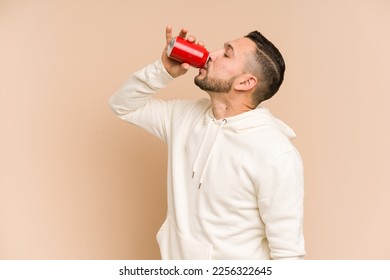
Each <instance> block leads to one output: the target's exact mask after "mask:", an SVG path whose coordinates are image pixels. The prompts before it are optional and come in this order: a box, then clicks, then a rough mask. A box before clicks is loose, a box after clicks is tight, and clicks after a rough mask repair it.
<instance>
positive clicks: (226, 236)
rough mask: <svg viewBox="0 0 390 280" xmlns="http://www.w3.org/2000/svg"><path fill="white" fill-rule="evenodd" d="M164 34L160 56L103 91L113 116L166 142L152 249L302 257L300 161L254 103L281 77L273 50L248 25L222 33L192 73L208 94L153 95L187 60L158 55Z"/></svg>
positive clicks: (172, 254)
mask: <svg viewBox="0 0 390 280" xmlns="http://www.w3.org/2000/svg"><path fill="white" fill-rule="evenodd" d="M187 33H188V31H187V30H185V29H182V30H181V31H180V33H179V36H181V37H184V38H185V37H187ZM171 39H172V28H171V27H167V28H166V47H165V50H164V51H163V54H162V57H161V59H160V60H158V61H156V62H155V63H153V64H151V65H148V66H147V67H145V68H144V69H142V70H140V71H138V72H136V73H134V74H133V75H131V76H130V78H129V79H128V81H127V82H126V83H125V84H124V86H123V87H122V88H121V89H119V90H118V91H117V92H116V94H115V95H114V96H112V97H111V99H110V104H111V107H112V109H113V110H114V112H115V113H116V114H117V115H118V116H119V117H120V118H121V119H123V120H125V121H128V122H130V123H133V124H135V125H137V126H140V127H142V128H144V129H145V130H147V131H149V132H150V133H152V134H153V135H155V136H157V137H159V138H160V139H161V140H163V141H164V142H165V143H166V144H167V145H168V176H167V177H168V210H167V218H166V220H165V222H164V224H163V225H162V227H161V229H160V231H159V232H158V234H157V241H158V243H159V246H160V251H161V256H162V258H163V259H301V258H303V256H304V255H305V249H304V238H303V229H302V224H303V167H302V162H301V158H300V155H299V153H298V151H297V150H296V148H295V147H294V146H293V145H292V144H291V142H290V140H289V138H292V137H294V136H295V135H294V132H293V131H292V130H291V129H290V128H289V127H287V125H285V124H284V123H282V122H281V121H280V120H278V119H276V118H274V117H273V116H272V115H271V113H270V112H269V111H268V110H267V109H265V108H264V107H262V106H259V104H260V103H261V102H262V101H264V100H266V99H268V98H270V97H272V96H273V94H275V92H276V91H277V90H278V89H279V86H280V84H281V83H282V81H283V76H284V69H285V66H284V61H283V58H282V56H281V55H280V53H279V51H278V49H277V48H276V47H275V46H274V45H273V44H272V43H271V42H269V41H268V40H267V39H266V38H265V37H264V36H263V35H261V34H260V33H259V32H257V31H255V32H252V33H250V34H248V35H247V36H245V37H242V38H238V39H236V40H233V41H229V42H226V43H225V44H224V46H223V47H222V48H220V49H218V50H215V51H213V52H210V60H209V62H208V63H207V66H205V68H203V69H200V70H199V75H197V76H196V77H195V84H196V85H197V86H199V87H200V88H201V89H203V90H205V91H206V92H207V93H208V94H209V96H210V99H200V100H197V101H190V100H172V101H161V100H157V99H155V98H153V93H155V92H156V91H158V90H159V89H161V88H163V87H165V86H166V85H167V84H168V82H169V81H171V80H172V79H173V78H176V77H179V76H181V75H183V74H185V73H186V72H187V70H188V68H189V65H188V64H186V63H180V62H177V61H175V60H172V59H170V58H169V57H168V56H167V54H166V50H167V48H168V45H169V43H170V41H171ZM187 40H188V41H190V42H192V43H195V38H194V37H192V36H189V37H188V38H187ZM202 45H203V44H202Z"/></svg>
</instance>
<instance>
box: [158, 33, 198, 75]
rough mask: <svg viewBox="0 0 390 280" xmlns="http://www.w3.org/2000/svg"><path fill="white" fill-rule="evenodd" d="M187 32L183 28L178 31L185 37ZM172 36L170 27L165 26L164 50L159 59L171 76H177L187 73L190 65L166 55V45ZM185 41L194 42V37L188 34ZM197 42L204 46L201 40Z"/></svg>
mask: <svg viewBox="0 0 390 280" xmlns="http://www.w3.org/2000/svg"><path fill="white" fill-rule="evenodd" d="M187 33H188V30H187V29H184V28H183V29H182V30H181V31H180V33H179V36H180V37H183V38H186V36H187ZM172 38H173V36H172V27H171V26H167V27H166V29H165V39H166V45H165V48H164V51H163V53H162V56H161V60H162V63H163V65H164V67H165V69H166V70H167V71H168V73H169V74H170V75H171V76H172V77H174V78H177V77H179V76H181V75H184V74H185V73H187V71H188V69H189V68H190V65H189V64H188V63H181V62H179V61H176V60H174V59H172V58H169V57H168V55H167V50H168V46H169V43H170V42H171V40H172ZM187 41H189V42H191V43H195V37H194V36H189V37H188V38H187ZM198 44H199V45H202V46H204V44H203V43H202V42H199V43H198Z"/></svg>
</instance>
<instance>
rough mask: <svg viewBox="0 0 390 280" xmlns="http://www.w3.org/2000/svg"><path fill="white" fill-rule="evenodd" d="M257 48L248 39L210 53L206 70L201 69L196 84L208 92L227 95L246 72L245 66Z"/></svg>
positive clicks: (228, 44)
mask: <svg viewBox="0 0 390 280" xmlns="http://www.w3.org/2000/svg"><path fill="white" fill-rule="evenodd" d="M254 48H255V44H254V43H253V42H252V41H251V40H250V39H248V38H245V37H242V38H239V39H236V40H234V41H229V42H226V43H225V44H224V46H223V48H220V49H217V50H215V51H212V52H210V60H209V62H208V63H207V67H206V69H200V70H199V75H198V76H196V77H195V84H196V85H197V86H199V87H200V88H201V89H202V90H204V91H207V92H220V93H227V92H229V91H230V90H231V89H232V86H233V84H234V81H235V80H236V78H237V77H239V76H240V75H241V74H243V72H244V66H245V63H246V61H247V59H248V56H250V55H251V53H252V51H253V50H254Z"/></svg>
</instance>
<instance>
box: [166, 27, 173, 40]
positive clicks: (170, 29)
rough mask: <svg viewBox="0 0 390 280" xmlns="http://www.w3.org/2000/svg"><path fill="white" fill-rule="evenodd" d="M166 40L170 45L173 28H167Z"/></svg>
mask: <svg viewBox="0 0 390 280" xmlns="http://www.w3.org/2000/svg"><path fill="white" fill-rule="evenodd" d="M165 39H166V41H167V44H169V43H170V42H171V40H172V26H167V27H166V28H165Z"/></svg>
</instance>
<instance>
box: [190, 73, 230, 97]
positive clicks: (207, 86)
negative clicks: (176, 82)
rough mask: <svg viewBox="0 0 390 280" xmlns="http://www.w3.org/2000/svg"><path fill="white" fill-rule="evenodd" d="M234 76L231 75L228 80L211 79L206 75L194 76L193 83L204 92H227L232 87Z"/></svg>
mask: <svg viewBox="0 0 390 280" xmlns="http://www.w3.org/2000/svg"><path fill="white" fill-rule="evenodd" d="M235 78H236V76H234V77H231V78H230V79H228V80H223V79H213V78H209V76H208V75H206V76H205V77H203V78H202V77H200V75H198V76H196V77H195V79H194V83H195V85H197V86H198V87H199V88H200V89H202V90H204V91H206V92H219V93H228V92H229V91H230V90H231V89H232V85H233V81H234V79H235Z"/></svg>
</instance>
